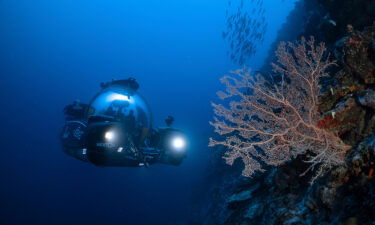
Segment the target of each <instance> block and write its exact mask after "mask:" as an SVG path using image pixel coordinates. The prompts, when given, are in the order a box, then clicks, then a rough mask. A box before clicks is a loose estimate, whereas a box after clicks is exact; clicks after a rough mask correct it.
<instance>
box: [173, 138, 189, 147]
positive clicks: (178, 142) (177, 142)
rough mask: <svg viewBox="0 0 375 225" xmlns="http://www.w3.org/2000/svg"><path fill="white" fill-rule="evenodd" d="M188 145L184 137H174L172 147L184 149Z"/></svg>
mask: <svg viewBox="0 0 375 225" xmlns="http://www.w3.org/2000/svg"><path fill="white" fill-rule="evenodd" d="M185 145H186V141H185V139H184V138H182V137H174V138H173V139H172V147H173V148H175V149H182V148H184V147H185Z"/></svg>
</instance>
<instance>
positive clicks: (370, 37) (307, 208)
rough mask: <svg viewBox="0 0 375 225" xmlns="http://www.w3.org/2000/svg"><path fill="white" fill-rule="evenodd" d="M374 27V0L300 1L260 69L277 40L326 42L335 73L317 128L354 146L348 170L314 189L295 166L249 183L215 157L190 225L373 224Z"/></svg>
mask: <svg viewBox="0 0 375 225" xmlns="http://www.w3.org/2000/svg"><path fill="white" fill-rule="evenodd" d="M296 21H298V22H296ZM301 21H302V22H301ZM374 21H375V0H357V1H353V0H305V1H299V2H297V3H296V8H295V9H294V11H292V13H291V14H290V16H289V17H288V21H287V22H286V24H284V26H283V28H282V29H281V30H280V32H279V36H278V38H277V40H276V41H275V44H274V45H273V46H274V47H273V48H272V49H271V52H270V57H269V58H268V59H267V61H266V62H265V66H264V67H263V71H267V70H268V71H269V69H270V67H269V66H268V65H269V63H270V62H271V61H273V59H274V58H273V52H274V50H275V49H276V46H277V43H278V42H279V41H280V40H284V41H285V40H287V41H294V40H297V39H299V38H300V37H301V36H311V35H312V36H315V37H316V39H318V41H324V42H326V45H327V47H328V50H329V52H331V56H332V57H333V58H335V60H337V64H338V66H337V67H335V68H333V69H332V70H331V71H330V75H331V76H330V77H327V78H325V79H323V80H321V95H320V97H319V98H320V105H319V110H320V113H321V116H322V117H321V120H320V121H319V122H318V126H320V127H323V128H325V129H327V130H330V131H333V132H335V133H337V134H338V135H339V136H340V137H341V138H342V139H343V140H344V142H345V143H346V144H349V145H351V146H353V148H352V150H351V151H350V152H348V154H347V156H346V162H347V165H346V166H342V167H338V168H335V169H333V170H332V171H331V172H330V173H329V174H328V175H326V176H325V177H323V178H320V179H318V180H317V181H316V182H315V183H314V184H313V185H309V183H308V179H309V176H308V175H307V176H304V177H300V174H301V173H302V172H303V171H304V169H305V167H306V165H304V164H303V163H301V159H300V158H297V159H295V160H293V161H291V162H290V163H289V164H287V165H284V166H282V167H279V168H273V169H271V170H269V171H268V172H267V173H264V174H259V175H256V176H255V177H254V178H252V179H248V178H244V177H241V176H240V174H241V170H242V168H243V165H242V164H241V163H240V162H236V163H235V165H234V166H232V167H229V166H227V165H224V162H223V160H222V159H221V156H222V154H223V151H224V150H223V149H220V148H218V149H215V150H213V151H212V165H211V169H210V175H209V176H208V177H207V187H209V189H210V191H209V193H205V196H206V198H205V200H204V201H205V202H204V205H205V207H201V208H200V210H196V212H198V211H199V213H196V215H195V217H193V218H192V220H191V223H190V224H230V225H236V224H241V225H243V224H353V225H354V224H374V222H375V213H374V212H375V178H374V170H375V74H374V72H375V27H374V26H375V24H374ZM207 196H208V197H207Z"/></svg>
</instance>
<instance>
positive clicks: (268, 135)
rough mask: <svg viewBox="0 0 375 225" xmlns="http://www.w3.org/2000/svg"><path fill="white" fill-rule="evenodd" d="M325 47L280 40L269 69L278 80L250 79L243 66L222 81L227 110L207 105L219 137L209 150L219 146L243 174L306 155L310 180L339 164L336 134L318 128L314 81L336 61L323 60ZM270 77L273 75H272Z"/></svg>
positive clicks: (341, 161) (341, 148)
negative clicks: (239, 162) (238, 162)
mask: <svg viewBox="0 0 375 225" xmlns="http://www.w3.org/2000/svg"><path fill="white" fill-rule="evenodd" d="M325 51H326V48H325V45H324V44H323V43H320V44H319V45H317V46H315V44H314V39H313V38H312V37H311V39H310V40H305V39H304V38H302V39H301V41H300V42H299V43H298V44H292V43H284V42H282V43H281V44H280V45H279V47H278V49H277V51H276V56H277V59H278V62H277V64H273V65H272V66H273V69H274V72H275V73H276V74H278V78H279V79H278V81H269V80H266V79H265V78H264V76H261V75H257V76H256V77H254V76H253V75H251V73H250V70H249V69H247V68H244V69H239V70H236V71H233V72H231V75H227V76H224V77H223V78H222V79H221V82H222V83H224V84H225V86H226V91H225V92H223V91H220V92H218V95H219V97H220V98H221V99H228V100H229V107H227V106H224V105H221V104H212V105H213V108H214V112H215V115H216V117H215V118H214V121H213V122H211V125H212V126H213V127H214V128H215V132H217V133H218V134H219V135H220V136H221V137H222V139H224V140H214V139H212V138H211V139H210V144H209V145H210V146H215V145H223V146H225V147H227V149H228V151H227V152H226V153H225V156H224V158H225V159H226V162H227V163H228V164H230V165H232V164H233V162H234V161H235V160H236V159H238V158H240V159H242V161H243V162H244V165H245V168H244V170H243V171H242V174H243V175H244V176H249V177H250V176H251V175H253V174H254V172H256V171H264V169H263V168H264V166H262V165H265V164H266V165H271V166H278V165H281V164H283V163H285V162H287V161H289V160H290V159H293V158H295V157H296V156H298V155H301V154H306V155H307V160H306V161H305V162H306V163H310V166H309V167H308V169H307V170H306V172H307V171H310V170H314V171H315V173H314V174H315V175H314V176H313V178H312V181H314V180H315V179H316V178H317V177H319V176H321V175H323V174H324V173H325V172H326V171H327V170H329V169H330V168H332V167H333V166H337V165H342V164H344V156H345V152H346V150H348V149H349V146H346V145H345V144H344V143H342V141H341V140H340V138H339V137H338V136H336V135H335V134H333V133H330V132H328V131H326V130H324V129H322V128H319V127H318V126H317V122H318V119H319V113H318V108H317V104H318V93H319V87H318V83H319V78H320V77H324V76H327V75H328V74H327V72H326V71H327V68H328V67H330V66H332V65H334V64H335V63H334V62H332V61H330V60H329V57H326V56H325ZM274 77H275V76H274Z"/></svg>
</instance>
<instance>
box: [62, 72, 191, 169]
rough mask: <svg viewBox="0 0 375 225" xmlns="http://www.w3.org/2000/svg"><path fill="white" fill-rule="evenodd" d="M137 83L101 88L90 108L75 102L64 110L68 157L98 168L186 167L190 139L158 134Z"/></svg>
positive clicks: (172, 132) (174, 132)
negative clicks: (159, 164) (188, 140)
mask: <svg viewBox="0 0 375 225" xmlns="http://www.w3.org/2000/svg"><path fill="white" fill-rule="evenodd" d="M138 88H139V84H138V83H137V81H136V80H135V79H133V78H129V79H125V80H112V81H110V82H107V83H102V84H101V91H100V92H99V93H98V94H97V95H95V96H94V98H93V99H92V100H91V101H90V102H89V104H84V103H81V102H80V101H79V100H75V101H74V103H73V104H70V105H68V106H66V107H65V108H64V114H65V125H64V127H63V129H62V132H61V136H60V139H61V143H62V147H63V150H64V152H65V153H67V154H68V155H70V156H72V157H74V158H77V159H79V160H82V161H86V162H90V163H92V164H94V165H97V166H129V167H136V166H148V165H150V164H153V163H164V164H169V165H180V164H181V163H182V161H183V159H184V158H185V157H186V154H187V149H188V143H187V138H186V135H185V134H184V133H183V132H182V131H180V130H178V129H175V128H172V125H173V121H174V118H173V117H171V116H169V117H168V118H167V119H166V120H165V122H166V126H165V127H162V128H157V129H154V128H153V127H152V114H151V111H150V109H149V106H148V105H147V103H146V101H145V99H144V98H143V97H142V96H141V95H140V94H139V93H138Z"/></svg>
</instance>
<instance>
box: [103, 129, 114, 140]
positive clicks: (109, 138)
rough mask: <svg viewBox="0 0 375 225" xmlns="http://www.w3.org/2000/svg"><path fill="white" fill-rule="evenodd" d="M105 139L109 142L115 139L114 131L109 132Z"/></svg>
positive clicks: (106, 133)
mask: <svg viewBox="0 0 375 225" xmlns="http://www.w3.org/2000/svg"><path fill="white" fill-rule="evenodd" d="M104 137H105V139H106V140H107V141H112V140H113V139H114V138H115V133H114V132H113V131H107V132H105V134H104Z"/></svg>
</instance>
